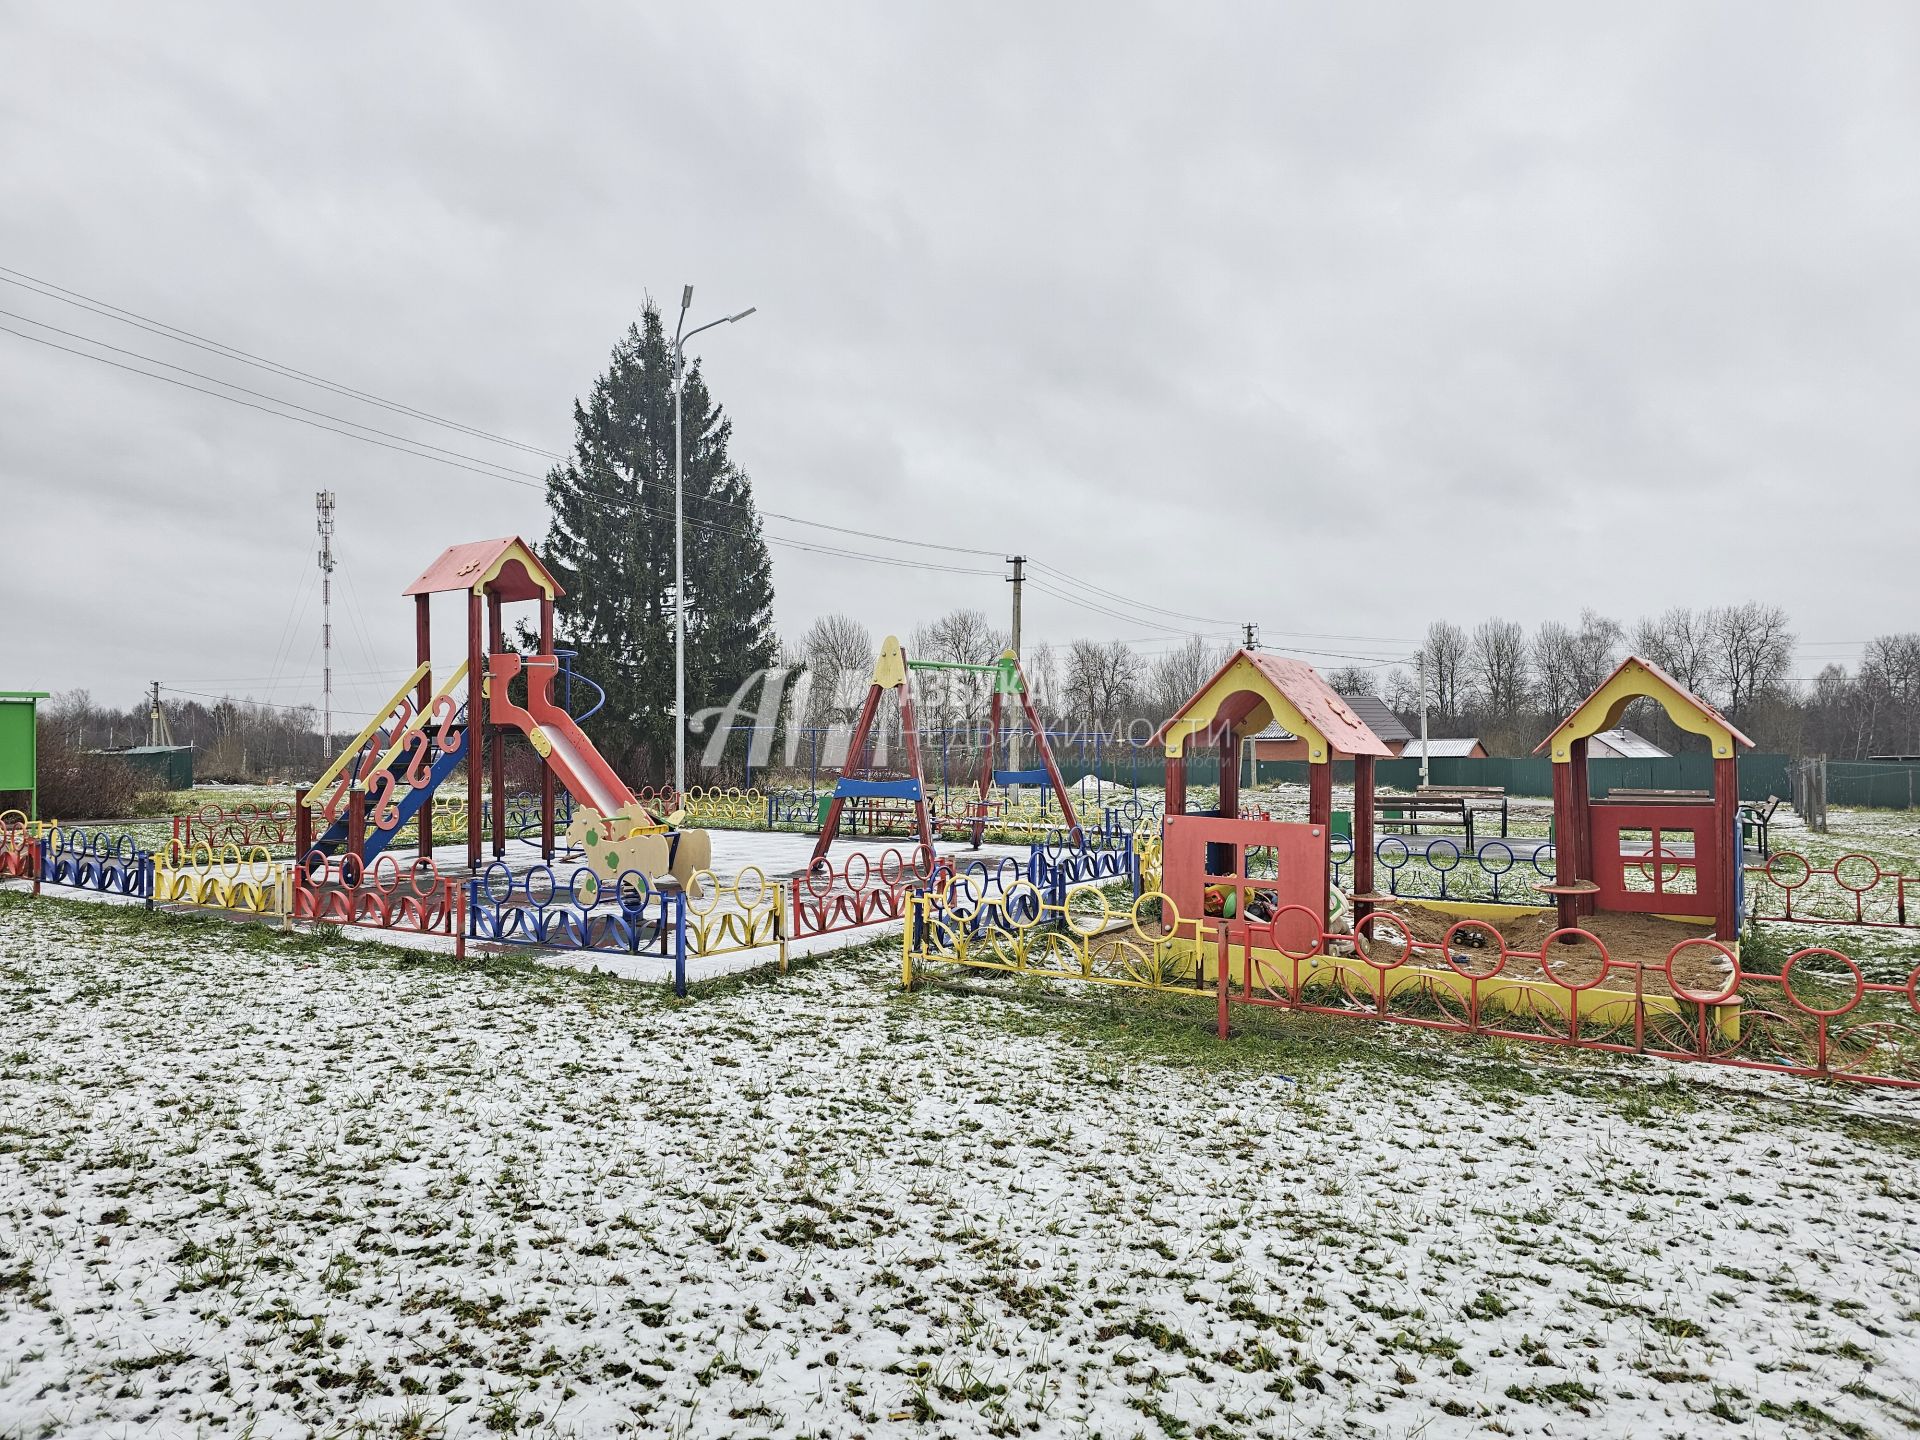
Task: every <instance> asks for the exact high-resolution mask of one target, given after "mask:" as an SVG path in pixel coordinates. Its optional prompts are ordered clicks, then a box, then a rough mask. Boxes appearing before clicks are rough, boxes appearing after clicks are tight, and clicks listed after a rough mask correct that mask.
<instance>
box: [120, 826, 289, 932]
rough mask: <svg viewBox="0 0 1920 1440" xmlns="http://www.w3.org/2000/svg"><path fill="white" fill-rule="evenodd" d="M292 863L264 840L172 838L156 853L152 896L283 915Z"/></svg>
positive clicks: (164, 900)
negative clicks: (271, 850) (270, 849)
mask: <svg viewBox="0 0 1920 1440" xmlns="http://www.w3.org/2000/svg"><path fill="white" fill-rule="evenodd" d="M287 874H288V872H287V866H286V864H284V863H283V862H281V861H279V860H277V859H275V858H274V857H273V856H272V855H271V854H269V853H268V851H267V849H266V847H265V846H263V845H254V846H250V847H246V848H242V847H241V846H239V845H221V846H214V845H211V844H208V843H207V842H205V841H199V840H197V841H195V842H194V843H193V844H192V845H182V844H180V842H178V841H173V842H170V843H169V844H167V845H166V846H165V847H164V848H163V849H162V850H161V852H160V853H159V854H158V855H157V856H155V857H154V865H153V898H154V899H155V900H156V901H159V902H160V903H162V904H166V905H191V906H196V907H199V908H202V909H208V910H231V911H234V912H236V913H239V914H242V915H265V916H273V917H276V918H279V917H284V916H285V915H286V914H287V912H288V909H289V908H290V903H289V902H290V897H289V893H288V892H289V889H290V886H289V882H288V878H287Z"/></svg>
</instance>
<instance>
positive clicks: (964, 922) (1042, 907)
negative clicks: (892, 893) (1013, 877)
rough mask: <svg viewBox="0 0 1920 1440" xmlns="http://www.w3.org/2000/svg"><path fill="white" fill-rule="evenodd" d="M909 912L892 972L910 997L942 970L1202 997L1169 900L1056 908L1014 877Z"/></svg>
mask: <svg viewBox="0 0 1920 1440" xmlns="http://www.w3.org/2000/svg"><path fill="white" fill-rule="evenodd" d="M908 908H909V918H908V921H907V927H906V931H905V933H904V935H903V937H902V942H901V965H900V974H901V981H902V983H903V984H904V985H906V986H907V988H909V989H911V988H912V987H913V984H914V981H915V977H916V976H917V975H919V974H921V973H924V972H925V971H927V970H929V969H933V968H935V967H938V966H942V965H947V966H956V967H961V968H966V969H973V970H996V971H1004V972H1007V973H1011V974H1015V975H1023V976H1030V977H1034V978H1038V979H1048V980H1078V981H1082V982H1085V983H1088V984H1093V985H1110V986H1120V987H1124V988H1129V989H1145V990H1161V991H1166V992H1169V993H1172V994H1180V995H1205V994H1209V993H1211V992H1210V990H1209V989H1208V988H1207V986H1206V983H1205V979H1206V977H1205V972H1204V964H1205V960H1206V951H1205V947H1204V946H1203V944H1202V942H1201V939H1200V935H1199V927H1198V926H1197V925H1196V924H1194V923H1193V922H1185V923H1183V922H1181V921H1180V919H1179V917H1178V916H1177V914H1175V912H1174V910H1173V903H1172V901H1170V900H1168V899H1167V897H1166V896H1164V895H1162V894H1160V893H1158V892H1157V891H1155V892H1149V893H1148V894H1145V895H1141V896H1137V897H1135V898H1134V899H1133V901H1132V902H1131V904H1130V905H1129V906H1127V907H1126V908H1125V909H1124V910H1123V911H1116V910H1115V908H1114V907H1113V905H1112V904H1111V902H1109V901H1108V900H1107V898H1106V896H1105V895H1104V894H1103V893H1102V892H1101V890H1100V889H1099V888H1097V887H1089V888H1086V889H1082V890H1077V891H1073V892H1070V893H1069V895H1068V897H1067V898H1066V899H1065V900H1064V901H1061V902H1058V903H1056V902H1053V901H1049V900H1046V899H1045V898H1043V897H1042V895H1041V893H1040V891H1039V890H1038V889H1036V888H1035V887H1034V886H1033V885H1031V884H1030V883H1029V882H1027V881H1026V880H1024V879H1022V880H1018V881H1016V882H1015V883H1014V884H1013V885H1011V886H1009V887H1008V888H1007V889H1006V890H1005V891H1003V892H1001V893H1000V894H999V895H997V896H994V897H991V898H977V897H976V896H974V895H973V894H971V893H969V892H968V891H967V890H965V889H958V888H956V889H952V890H949V891H947V892H945V893H943V894H919V895H915V896H913V897H912V899H911V900H910V901H909V906H908ZM1168 917H1171V921H1170V922H1169V920H1168Z"/></svg>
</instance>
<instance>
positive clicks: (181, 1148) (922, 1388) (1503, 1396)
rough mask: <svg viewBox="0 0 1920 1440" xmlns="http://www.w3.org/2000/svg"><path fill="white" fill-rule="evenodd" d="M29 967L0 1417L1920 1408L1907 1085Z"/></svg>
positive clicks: (190, 1428) (243, 936)
mask: <svg viewBox="0 0 1920 1440" xmlns="http://www.w3.org/2000/svg"><path fill="white" fill-rule="evenodd" d="M0 970H3V971H4V985H5V994H6V995H7V997H8V998H9V999H10V1001H11V1003H10V1004H9V1005H8V1006H7V1007H6V1010H5V1013H4V1016H0V1434H5V1435H16V1434H17V1435H22V1436H39V1435H63V1436H64V1435H75V1436H102V1437H106V1436H112V1437H119V1436H124V1435H132V1434H194V1435H242V1434H246V1435H252V1436H260V1437H265V1436H276V1435H307V1434H326V1435H347V1434H392V1435H425V1434H447V1435H482V1434H487V1433H508V1432H517V1431H525V1432H528V1433H538V1434H554V1435H583V1436H585V1435H605V1434H614V1433H622V1432H626V1433H636V1434H641V1433H644V1434H677V1435H727V1436H732V1435H755V1434H766V1435H784V1436H796V1437H797V1436H803V1435H834V1436H840V1435H847V1436H852V1435H868V1436H884V1435H929V1436H931V1435H950V1436H972V1435H979V1434H985V1433H998V1434H1008V1435H1012V1434H1022V1433H1027V1434H1040V1435H1093V1434H1098V1435H1103V1436H1109V1437H1120V1436H1133V1435H1147V1436H1161V1435H1165V1436H1188V1435H1196V1436H1197V1435H1215V1436H1220V1435H1253V1434H1265V1435H1276V1436H1280V1435H1286V1436H1300V1435H1310V1434H1327V1435H1370V1434H1375V1435H1387V1436H1396V1437H1400V1436H1411V1435H1416V1434H1419V1435H1426V1436H1440V1435H1453V1434H1465V1433H1494V1434H1513V1435H1546V1434H1555V1435H1561V1436H1566V1435H1622V1436H1625V1435H1633V1436H1653V1435H1673V1436H1683V1435H1684V1436H1694V1435H1701V1434H1709V1433H1727V1434H1743V1435H1744V1434H1755V1433H1768V1434H1787V1433H1793V1434H1804V1435H1822V1434H1827V1435H1836V1436H1847V1437H1853V1436H1867V1435H1883V1434H1901V1433H1908V1432H1911V1431H1912V1430H1914V1429H1915V1428H1916V1427H1920V1273H1917V1272H1916V1262H1917V1261H1920V1232H1916V1228H1915V1226H1914V1224H1913V1221H1912V1217H1913V1215H1914V1213H1915V1206H1916V1201H1920V1179H1916V1173H1917V1169H1920V1167H1916V1163H1915V1162H1916V1157H1920V1116H1917V1105H1916V1102H1915V1101H1913V1100H1912V1099H1910V1098H1905V1097H1900V1096H1894V1095H1887V1094H1868V1093H1859V1092H1848V1091H1842V1090H1839V1089H1837V1088H1831V1087H1829V1088H1820V1087H1815V1086H1811V1085H1806V1084H1800V1083H1766V1082H1760V1081H1756V1080H1754V1079H1753V1078H1752V1077H1739V1076H1727V1075H1719V1074H1716V1073H1713V1072H1711V1071H1708V1070H1706V1069H1704V1068H1700V1069H1685V1068H1677V1067H1663V1066H1660V1065H1658V1064H1655V1063H1652V1062H1644V1063H1633V1062H1611V1061H1610V1062H1607V1063H1606V1064H1605V1065H1601V1064H1598V1063H1574V1062H1571V1061H1569V1060H1567V1059H1566V1058H1565V1057H1562V1056H1559V1055H1557V1054H1554V1053H1552V1052H1547V1051H1543V1050H1539V1049H1534V1050H1528V1051H1525V1052H1524V1053H1523V1052H1521V1051H1518V1050H1501V1049H1498V1048H1496V1047H1492V1046H1487V1045H1474V1044H1469V1043H1466V1042H1463V1041H1461V1040H1460V1039H1459V1038H1458V1037H1454V1036H1445V1037H1431V1038H1429V1037H1422V1036H1420V1035H1417V1034H1407V1033H1405V1032H1393V1033H1386V1032H1378V1031H1374V1030H1371V1029H1367V1028H1364V1027H1361V1026H1359V1025H1354V1024H1350V1023H1341V1022H1316V1021H1314V1020H1311V1019H1308V1018H1305V1017H1284V1016H1271V1017H1256V1018H1252V1019H1249V1020H1248V1021H1247V1023H1246V1026H1245V1033H1243V1034H1242V1035H1241V1036H1239V1037H1238V1038H1236V1039H1235V1040H1234V1041H1233V1042H1231V1043H1229V1044H1226V1045H1221V1044H1220V1043H1218V1042H1216V1041H1215V1040H1214V1039H1212V1038H1211V1036H1210V1034H1209V1033H1208V1030H1207V1026H1208V1022H1209V1021H1210V1018H1211V1017H1210V1014H1209V1013H1208V1011H1207V1008H1206V1007H1205V1006H1200V1007H1198V1008H1188V1007H1186V1006H1184V1005H1183V1004H1181V1003H1179V1002H1175V1001H1172V1000H1170V999H1168V998H1166V997H1149V998H1145V999H1141V1000H1138V1001H1133V1000H1129V999H1127V998H1124V997H1121V998H1115V997H1112V996H1106V995H1102V996H1093V997H1087V996H1086V995H1085V994H1084V993H1083V992H1067V991H1062V992H1056V993H1048V992H1044V991H1040V990H1024V989H1019V988H1015V987H1013V986H1010V985H1008V984H1006V983H1004V982H986V983H982V984H981V985H978V986H975V987H972V988H970V989H942V988H937V987H936V988H932V989H928V990H924V991H922V992H919V993H916V994H914V995H911V996H905V995H901V994H900V993H899V992H898V989H897V984H898V981H897V967H896V964H895V961H894V959H893V957H892V956H891V955H890V954H887V953H884V952H876V953H869V954H846V955H841V956H838V957H834V958H831V959H824V960H821V961H818V962H815V963H813V964H811V965H808V966H805V967H802V968H800V969H798V970H796V971H795V972H794V973H792V974H790V975H788V976H787V977H785V978H784V979H782V980H778V981H773V980H765V979H758V980H738V979H736V980H725V981H718V982H714V984H712V985H710V986H709V987H706V988H705V989H704V990H702V991H699V992H696V994H695V997H694V998H693V999H692V1000H690V1001H687V1002H676V1001H674V1000H673V999H672V997H671V995H670V994H667V993H665V992H663V991H661V990H660V989H658V988H657V987H651V986H636V985H630V984H625V983H622V982H619V981H617V980H612V979H608V978H606V977H592V976H585V975H580V974H575V973H571V972H566V971H559V970H553V969H548V968H543V967H539V966H535V965H532V964H526V963H519V962H515V961H503V960H487V961H476V962H471V963H469V964H468V965H465V966H461V965H456V964H454V963H453V962H451V961H448V960H444V959H440V958H437V957H432V956H426V955H421V954H418V953H402V952H396V951H392V950H386V949H381V948H376V947H372V946H353V945H349V944H344V943H342V942H340V941H338V940H334V939H329V938H324V937H288V936H284V935H280V934H277V933H275V932H273V931H270V930H266V929H261V928H248V927H234V926H228V925H222V924H219V923H217V922H211V921H207V920H201V919H173V918H169V917H165V916H160V917H154V916H148V915H146V914H144V913H142V912H140V911H138V910H131V909H126V908H113V907H102V906H93V905H82V904H77V903H71V902H62V901H57V900H47V899H42V900H37V901H36V900H29V899H27V898H25V897H23V896H20V895H17V894H3V895H0ZM1566 1065H1571V1066H1572V1068H1559V1067H1562V1066H1566Z"/></svg>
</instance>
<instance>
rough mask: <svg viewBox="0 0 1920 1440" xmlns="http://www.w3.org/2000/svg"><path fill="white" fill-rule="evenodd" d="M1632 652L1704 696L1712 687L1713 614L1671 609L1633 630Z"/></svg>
mask: <svg viewBox="0 0 1920 1440" xmlns="http://www.w3.org/2000/svg"><path fill="white" fill-rule="evenodd" d="M1633 649H1634V653H1635V654H1637V655H1642V656H1644V657H1646V658H1647V659H1649V660H1651V661H1653V663H1654V664H1656V665H1658V666H1659V667H1660V668H1661V669H1662V670H1664V671H1666V672H1667V673H1668V674H1669V675H1671V676H1672V677H1673V678H1674V679H1676V680H1678V681H1679V682H1680V683H1681V684H1682V685H1684V686H1686V687H1687V689H1689V690H1691V691H1693V693H1694V694H1696V695H1702V696H1704V695H1706V694H1708V692H1709V688H1710V687H1711V685H1712V684H1713V656H1714V643H1713V613H1712V612H1711V611H1694V610H1690V609H1688V608H1687V607H1686V606H1684V605H1674V606H1671V607H1670V608H1668V609H1666V610H1663V611H1661V612H1660V614H1659V615H1658V616H1656V617H1655V618H1653V619H1651V620H1642V621H1640V623H1639V624H1637V625H1635V626H1634V627H1633Z"/></svg>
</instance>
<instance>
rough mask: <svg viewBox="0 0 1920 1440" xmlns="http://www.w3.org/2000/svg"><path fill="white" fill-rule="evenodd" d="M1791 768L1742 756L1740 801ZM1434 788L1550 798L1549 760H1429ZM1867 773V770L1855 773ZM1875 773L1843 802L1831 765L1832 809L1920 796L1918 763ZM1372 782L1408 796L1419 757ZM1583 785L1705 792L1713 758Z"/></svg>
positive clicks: (1635, 764)
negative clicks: (1482, 788) (1485, 788)
mask: <svg viewBox="0 0 1920 1440" xmlns="http://www.w3.org/2000/svg"><path fill="white" fill-rule="evenodd" d="M1790 764H1791V761H1790V759H1789V757H1787V756H1785V755H1743V756H1741V757H1740V798H1741V799H1742V800H1765V799H1766V798H1767V797H1768V796H1771V795H1780V796H1785V795H1786V794H1787V793H1788V781H1787V771H1788V767H1789V765H1790ZM1428 766H1429V770H1430V774H1431V775H1432V783H1433V784H1435V785H1499V786H1502V787H1503V788H1504V789H1505V790H1506V792H1507V794H1509V795H1537V796H1546V795H1552V794H1553V762H1552V761H1551V760H1549V759H1547V757H1546V756H1544V755H1492V756H1487V757H1485V758H1471V757H1467V756H1457V755H1447V756H1436V757H1434V758H1433V759H1431V760H1429V761H1428ZM1256 768H1257V771H1258V780H1257V783H1258V784H1261V785H1288V784H1291V785H1304V784H1306V783H1307V770H1308V765H1307V762H1306V761H1304V760H1262V761H1260V762H1259V764H1258V766H1257V767H1256ZM1858 768H1860V769H1866V768H1867V767H1865V766H1862V767H1858ZM1872 768H1873V770H1874V771H1875V772H1876V773H1875V774H1873V775H1866V776H1857V777H1852V778H1850V779H1849V780H1848V781H1847V782H1845V783H1846V784H1847V785H1849V786H1851V787H1852V788H1853V790H1856V791H1857V792H1858V793H1860V794H1862V795H1867V794H1872V795H1873V796H1875V797H1876V798H1874V799H1871V800H1869V799H1857V800H1856V799H1851V798H1842V788H1843V782H1842V781H1841V779H1840V778H1839V774H1838V770H1837V767H1830V778H1829V784H1828V789H1829V793H1830V794H1831V796H1832V799H1833V803H1834V804H1836V805H1870V804H1871V805H1904V804H1906V803H1907V801H1906V800H1905V798H1904V797H1905V795H1906V793H1907V790H1906V787H1907V785H1908V784H1909V783H1911V784H1912V785H1913V786H1914V794H1915V797H1916V798H1920V779H1910V777H1911V776H1912V775H1913V774H1916V773H1920V765H1912V766H1898V765H1886V766H1874V767H1872ZM1373 773H1374V783H1375V784H1376V785H1377V786H1379V787H1380V788H1381V789H1383V790H1413V789H1416V788H1418V786H1419V784H1420V758H1419V756H1418V755H1402V756H1400V757H1399V758H1398V759H1394V760H1382V761H1380V762H1379V763H1378V764H1376V765H1375V766H1374V770H1373ZM1587 778H1588V783H1589V785H1590V786H1591V787H1592V791H1593V793H1594V794H1595V795H1605V794H1607V793H1608V792H1609V791H1612V790H1711V789H1712V788H1713V757H1712V756H1711V755H1705V754H1693V753H1690V754H1686V755H1669V756H1666V757H1664V758H1662V759H1657V760H1593V761H1590V762H1589V763H1588V766H1587ZM1334 779H1335V780H1336V781H1337V782H1340V783H1342V784H1351V783H1352V781H1353V762H1352V761H1350V760H1342V761H1339V762H1337V763H1336V764H1335V766H1334Z"/></svg>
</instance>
